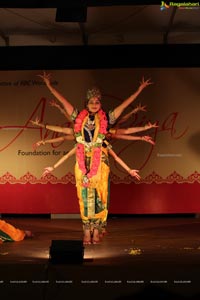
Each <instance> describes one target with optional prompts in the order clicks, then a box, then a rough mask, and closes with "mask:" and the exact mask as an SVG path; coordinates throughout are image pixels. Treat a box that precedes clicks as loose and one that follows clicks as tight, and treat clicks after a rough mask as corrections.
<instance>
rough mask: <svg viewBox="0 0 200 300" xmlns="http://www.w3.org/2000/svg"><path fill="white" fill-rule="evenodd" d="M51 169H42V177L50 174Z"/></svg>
mask: <svg viewBox="0 0 200 300" xmlns="http://www.w3.org/2000/svg"><path fill="white" fill-rule="evenodd" d="M53 169H54V168H53V167H46V168H45V169H44V172H43V173H42V177H44V176H46V175H47V174H49V173H51V172H52V171H53Z"/></svg>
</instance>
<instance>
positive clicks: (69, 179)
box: [0, 171, 200, 184]
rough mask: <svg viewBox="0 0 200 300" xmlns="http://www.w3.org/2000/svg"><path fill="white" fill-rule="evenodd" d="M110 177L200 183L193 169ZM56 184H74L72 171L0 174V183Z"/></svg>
mask: <svg viewBox="0 0 200 300" xmlns="http://www.w3.org/2000/svg"><path fill="white" fill-rule="evenodd" d="M110 179H111V182H112V183H114V184H120V183H124V184H130V183H133V182H134V183H135V184H141V183H146V184H151V183H156V184H161V183H168V184H172V183H179V184H181V183H194V182H198V183H200V173H198V172H197V171H194V173H192V174H191V175H189V176H188V177H186V178H184V177H183V176H181V175H180V174H178V173H177V172H176V171H174V172H173V173H171V174H170V175H169V176H167V177H166V178H162V177H161V176H160V175H159V174H157V173H156V172H154V171H153V172H152V173H151V174H149V175H148V176H146V177H145V178H142V179H141V180H140V181H138V180H136V179H135V178H133V177H131V176H130V175H128V176H125V177H123V178H120V177H119V176H117V175H115V174H114V173H112V172H111V173H110ZM6 183H9V184H27V183H30V184H47V183H51V184H57V183H62V184H68V183H72V184H75V176H74V174H72V173H68V174H66V175H65V176H63V177H61V178H57V177H56V176H54V175H52V174H48V175H46V176H45V177H43V178H37V177H35V176H34V175H32V174H31V173H29V172H27V173H26V174H25V175H24V176H22V177H20V178H19V179H17V178H16V177H14V176H13V175H12V174H10V173H9V172H6V173H5V174H4V175H3V176H0V184H6Z"/></svg>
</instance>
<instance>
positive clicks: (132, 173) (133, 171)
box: [129, 169, 141, 180]
mask: <svg viewBox="0 0 200 300" xmlns="http://www.w3.org/2000/svg"><path fill="white" fill-rule="evenodd" d="M138 172H139V170H134V169H132V170H129V174H130V175H131V176H132V177H135V178H137V179H138V180H140V179H141V177H140V175H139V174H138Z"/></svg>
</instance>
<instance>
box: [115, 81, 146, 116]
mask: <svg viewBox="0 0 200 300" xmlns="http://www.w3.org/2000/svg"><path fill="white" fill-rule="evenodd" d="M150 84H152V82H151V81H150V79H147V80H144V77H143V78H142V81H141V83H140V86H139V88H138V89H137V91H136V92H135V93H134V94H132V95H131V96H130V97H129V98H127V99H126V100H124V101H123V102H122V103H121V104H120V105H119V106H117V107H116V108H115V109H114V116H115V118H116V119H118V118H119V116H120V115H121V114H122V112H123V111H124V110H125V108H127V107H128V106H129V105H130V104H131V103H133V101H134V100H135V99H136V98H137V97H138V95H139V94H140V93H141V92H142V91H143V89H144V88H146V87H147V86H148V85H150Z"/></svg>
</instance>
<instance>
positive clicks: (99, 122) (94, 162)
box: [74, 109, 108, 187]
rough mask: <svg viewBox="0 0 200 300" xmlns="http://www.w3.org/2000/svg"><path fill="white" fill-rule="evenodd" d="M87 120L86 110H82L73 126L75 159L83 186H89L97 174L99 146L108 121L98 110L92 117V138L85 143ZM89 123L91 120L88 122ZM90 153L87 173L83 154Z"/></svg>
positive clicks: (103, 113) (99, 156) (99, 159)
mask: <svg viewBox="0 0 200 300" xmlns="http://www.w3.org/2000/svg"><path fill="white" fill-rule="evenodd" d="M88 119H89V116H88V111H87V110H86V109H84V110H82V111H81V112H80V113H79V115H78V116H77V118H76V120H75V124H74V132H75V137H76V141H77V147H76V158H77V162H78V166H79V169H80V170H81V171H82V174H83V186H84V187H87V186H89V179H90V178H91V177H93V176H94V175H96V174H97V171H98V168H99V165H100V162H101V146H102V143H103V140H104V138H105V134H106V132H107V125H108V121H107V118H106V114H105V112H104V111H103V110H99V111H98V113H96V115H95V116H94V120H92V122H94V128H95V131H96V130H98V132H94V137H93V139H92V141H91V142H89V143H87V142H86V141H85V138H84V130H83V128H84V126H85V124H86V123H87V121H88ZM90 121H91V120H90ZM86 151H91V153H92V157H91V165H90V170H89V172H87V169H86V166H85V152H86Z"/></svg>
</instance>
